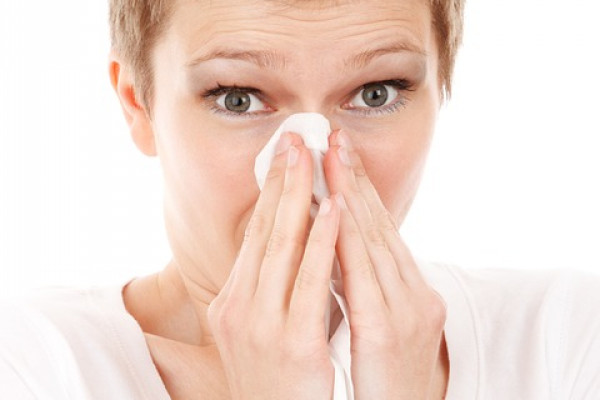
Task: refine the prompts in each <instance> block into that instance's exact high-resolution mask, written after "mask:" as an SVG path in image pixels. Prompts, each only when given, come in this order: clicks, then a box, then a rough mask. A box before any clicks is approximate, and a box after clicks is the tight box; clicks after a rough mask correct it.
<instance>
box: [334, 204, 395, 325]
mask: <svg viewBox="0 0 600 400" xmlns="http://www.w3.org/2000/svg"><path fill="white" fill-rule="evenodd" d="M336 201H337V202H338V205H339V207H340V223H339V225H340V227H339V232H338V240H337V243H336V253H337V256H338V258H339V261H340V268H341V272H342V281H343V284H344V292H345V295H346V299H347V300H348V307H349V308H350V314H351V315H356V316H360V317H361V318H363V317H364V318H365V319H370V318H371V317H372V318H373V320H374V321H376V320H377V319H378V318H380V316H381V315H380V314H379V312H381V311H383V310H385V309H386V308H387V307H386V302H385V298H384V296H383V292H382V290H381V287H380V285H379V282H378V279H377V276H376V274H375V270H374V267H373V264H372V262H371V259H370V258H369V255H368V252H367V249H366V248H365V243H364V241H363V239H362V235H361V233H360V229H359V228H358V226H357V225H356V222H355V221H354V218H353V216H352V214H351V212H350V210H349V209H348V205H347V203H346V201H345V200H344V196H343V195H342V194H341V193H337V194H336ZM365 319H363V321H364V320H365ZM351 322H352V321H351Z"/></svg>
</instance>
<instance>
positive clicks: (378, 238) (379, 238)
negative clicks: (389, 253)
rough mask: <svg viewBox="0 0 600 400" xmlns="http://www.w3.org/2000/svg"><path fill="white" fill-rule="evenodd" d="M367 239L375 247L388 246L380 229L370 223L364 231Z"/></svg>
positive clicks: (383, 247)
mask: <svg viewBox="0 0 600 400" xmlns="http://www.w3.org/2000/svg"><path fill="white" fill-rule="evenodd" d="M365 236H366V237H367V241H368V242H369V243H370V244H371V245H373V246H374V247H376V248H381V249H386V250H387V248H388V245H387V242H386V241H385V238H384V237H383V235H382V234H381V231H380V230H379V229H378V228H377V227H376V226H375V225H370V226H369V227H368V228H367V230H366V231H365Z"/></svg>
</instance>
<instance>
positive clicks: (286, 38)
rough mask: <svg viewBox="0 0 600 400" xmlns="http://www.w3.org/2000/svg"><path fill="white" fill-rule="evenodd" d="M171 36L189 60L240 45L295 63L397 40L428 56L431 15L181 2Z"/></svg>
mask: <svg viewBox="0 0 600 400" xmlns="http://www.w3.org/2000/svg"><path fill="white" fill-rule="evenodd" d="M166 36H167V37H168V39H167V40H169V41H170V42H173V41H174V42H176V44H177V47H178V48H179V49H180V50H181V53H182V54H183V55H185V57H192V56H194V55H197V54H198V53H199V52H204V53H205V52H206V50H207V49H208V48H213V49H214V48H219V46H228V47H231V45H235V46H236V47H238V48H243V47H246V48H253V49H256V48H262V49H277V50H278V53H287V54H288V55H289V56H290V57H291V58H293V56H294V54H295V55H299V54H302V52H303V51H311V50H312V51H314V52H316V54H318V53H319V52H321V53H327V54H332V53H336V52H342V51H346V50H351V49H354V53H356V52H358V51H359V50H360V49H361V48H364V47H365V46H367V47H368V46H373V45H376V44H377V43H391V42H392V41H393V43H394V46H406V47H407V48H412V49H414V50H415V51H416V52H421V53H423V54H426V53H428V52H430V50H431V49H430V46H429V43H430V40H431V15H430V10H429V3H428V2H427V1H426V0H344V1H332V0H318V1H311V0H291V1H290V0H288V1H285V0H284V1H276V0H229V1H225V0H178V1H177V6H176V8H175V12H174V14H173V17H172V20H171V24H170V28H169V30H168V32H167V34H166ZM311 55H314V54H311Z"/></svg>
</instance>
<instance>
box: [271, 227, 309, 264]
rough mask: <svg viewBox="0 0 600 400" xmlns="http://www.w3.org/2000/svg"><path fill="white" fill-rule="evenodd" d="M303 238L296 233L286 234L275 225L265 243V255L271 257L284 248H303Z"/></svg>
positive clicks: (293, 249)
mask: <svg viewBox="0 0 600 400" xmlns="http://www.w3.org/2000/svg"><path fill="white" fill-rule="evenodd" d="M304 240H305V239H304V238H303V237H300V236H296V235H289V234H286V233H285V232H284V231H283V230H282V229H281V228H279V227H275V229H273V232H272V233H271V237H270V238H269V242H268V243H267V249H266V253H265V257H266V258H269V257H273V256H274V255H276V254H278V253H281V252H282V251H283V250H285V249H291V250H292V251H295V250H299V249H302V248H304Z"/></svg>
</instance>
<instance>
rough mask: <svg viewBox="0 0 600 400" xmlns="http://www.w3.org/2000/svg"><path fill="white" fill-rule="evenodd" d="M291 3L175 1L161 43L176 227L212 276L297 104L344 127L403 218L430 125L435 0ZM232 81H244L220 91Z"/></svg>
mask: <svg viewBox="0 0 600 400" xmlns="http://www.w3.org/2000/svg"><path fill="white" fill-rule="evenodd" d="M282 3H283V2H279V1H267V0H264V1H258V0H228V1H221V0H212V1H191V0H179V1H178V4H177V7H176V12H175V14H174V16H173V20H172V23H171V25H170V28H169V30H168V31H167V32H166V34H165V36H164V39H163V40H162V41H161V42H160V43H159V44H158V45H157V47H156V49H155V53H154V63H155V80H156V81H155V84H156V86H155V88H156V89H155V90H156V91H155V102H154V104H153V116H154V118H153V121H152V122H151V123H150V124H151V127H152V132H151V134H152V135H154V140H155V143H156V150H157V152H158V155H159V157H160V160H161V163H162V165H163V170H164V175H165V181H166V202H165V207H166V208H165V211H166V222H167V230H168V235H169V239H170V242H171V246H172V248H173V252H174V257H175V261H176V262H177V263H178V264H180V265H194V264H196V265H197V264H202V265H204V264H208V265H205V266H209V265H210V266H211V268H212V269H211V271H212V272H211V274H213V276H212V277H211V280H212V281H213V282H214V283H215V286H218V285H219V284H223V283H224V281H225V280H226V278H227V276H228V274H229V268H226V267H225V265H227V266H228V267H230V266H231V265H232V264H233V260H234V259H235V257H236V255H237V251H238V249H239V247H240V245H241V242H242V240H243V236H244V229H245V227H246V225H247V223H248V221H249V219H250V217H251V215H252V212H253V209H254V204H255V202H256V200H257V198H258V196H259V189H258V187H257V184H256V182H255V178H254V172H253V168H254V159H255V157H256V156H257V155H258V153H259V152H260V150H261V149H262V147H263V146H264V145H265V144H266V143H267V141H268V140H269V137H270V136H271V134H272V133H273V132H274V131H275V129H276V128H277V127H278V126H279V125H280V123H281V122H282V121H283V120H284V119H285V118H286V117H287V116H289V115H291V114H294V113H299V112H318V113H321V114H323V115H325V117H327V118H328V119H329V121H330V123H331V127H332V129H338V128H341V129H343V130H344V131H345V132H346V133H347V134H348V135H349V137H350V138H351V140H352V143H353V145H354V147H356V149H357V152H358V154H359V155H360V157H361V158H362V161H363V163H364V165H365V168H366V170H367V173H368V176H369V177H370V179H371V181H372V182H373V184H374V186H375V188H376V189H377V191H378V192H379V195H380V197H381V199H382V201H383V203H384V204H385V206H386V207H387V208H388V210H389V211H390V212H391V213H392V215H394V216H395V217H396V218H397V221H398V223H399V224H400V222H401V221H402V220H403V219H404V216H405V214H406V212H407V211H408V208H409V206H410V204H411V202H412V199H413V197H414V195H415V192H416V189H417V185H418V182H419V180H420V175H421V171H422V168H423V165H424V160H425V157H426V154H427V151H428V148H429V144H430V140H431V137H432V134H433V129H434V123H435V119H436V114H437V112H438V108H439V102H440V86H439V81H438V60H437V48H436V44H435V42H434V34H433V30H432V25H431V24H432V23H431V16H430V12H429V7H428V1H425V0H378V1H372V0H364V1H342V2H339V3H341V4H339V5H335V6H333V5H332V6H326V5H324V3H326V2H320V1H298V2H297V4H295V5H289V6H284V5H282ZM319 4H321V5H320V6H319ZM234 85H235V86H236V87H239V88H243V89H241V91H237V92H235V91H232V90H229V91H227V89H221V90H218V88H219V86H221V87H231V86H234ZM365 85H367V87H366V88H365V87H364V86H365ZM215 263H219V264H220V265H222V267H219V268H215Z"/></svg>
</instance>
